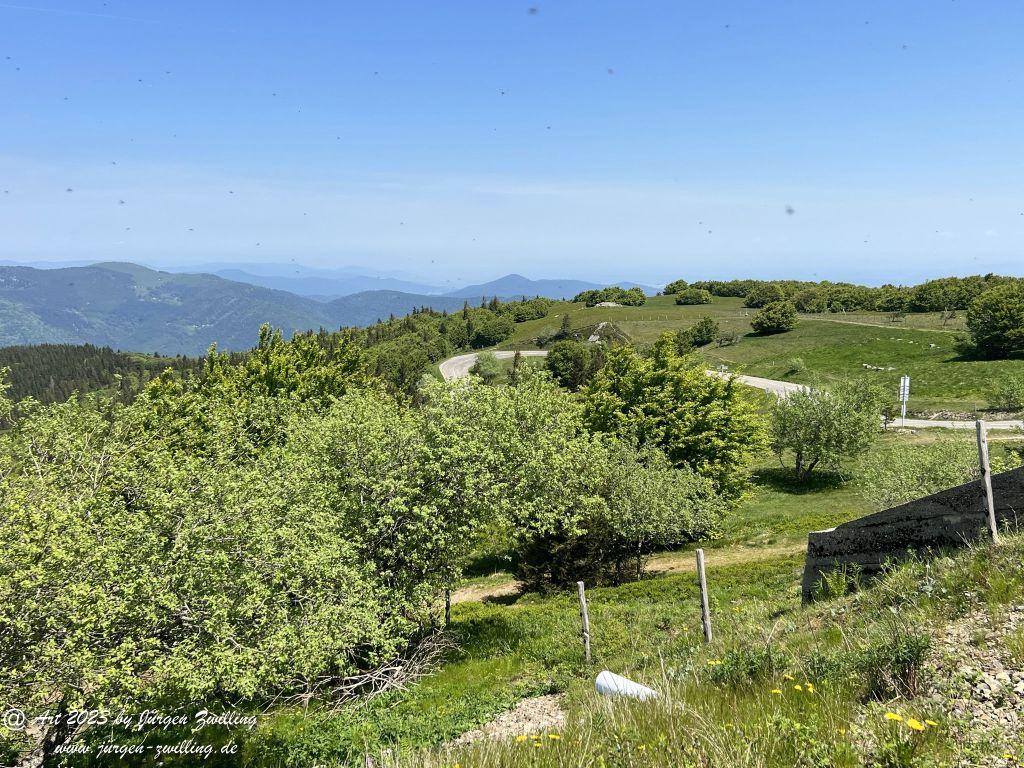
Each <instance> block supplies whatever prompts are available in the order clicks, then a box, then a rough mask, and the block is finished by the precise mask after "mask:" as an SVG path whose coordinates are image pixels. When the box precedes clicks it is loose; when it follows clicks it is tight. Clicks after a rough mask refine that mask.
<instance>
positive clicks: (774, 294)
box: [743, 283, 786, 309]
mask: <svg viewBox="0 0 1024 768" xmlns="http://www.w3.org/2000/svg"><path fill="white" fill-rule="evenodd" d="M785 300H786V291H785V290H784V289H783V288H782V286H781V285H779V284H778V283H761V284H760V285H758V286H757V287H756V288H754V289H753V290H752V291H750V293H748V294H747V295H746V298H745V299H744V300H743V306H744V307H749V308H752V309H758V308H760V307H767V306H768V305H769V304H775V303H777V302H780V301H785Z"/></svg>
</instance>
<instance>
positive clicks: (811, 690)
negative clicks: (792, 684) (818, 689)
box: [804, 683, 814, 693]
mask: <svg viewBox="0 0 1024 768" xmlns="http://www.w3.org/2000/svg"><path fill="white" fill-rule="evenodd" d="M804 687H805V688H806V689H807V692H808V693H814V683H804Z"/></svg>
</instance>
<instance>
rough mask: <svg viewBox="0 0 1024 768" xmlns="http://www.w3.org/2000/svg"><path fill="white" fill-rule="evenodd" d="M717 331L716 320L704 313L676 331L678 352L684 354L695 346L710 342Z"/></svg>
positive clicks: (715, 336)
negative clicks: (688, 326) (694, 321)
mask: <svg viewBox="0 0 1024 768" xmlns="http://www.w3.org/2000/svg"><path fill="white" fill-rule="evenodd" d="M719 332H720V329H719V326H718V321H717V320H715V319H714V318H713V317H708V316H706V315H705V316H704V317H702V318H701V319H700V320H698V321H697V322H696V323H695V324H694V325H693V326H691V327H690V328H686V329H684V330H680V331H677V332H676V349H677V350H678V352H679V354H681V355H685V354H686V353H687V352H690V351H691V350H693V349H696V348H697V347H703V346H704V345H706V344H710V343H711V342H712V341H714V340H715V339H716V338H718V335H719Z"/></svg>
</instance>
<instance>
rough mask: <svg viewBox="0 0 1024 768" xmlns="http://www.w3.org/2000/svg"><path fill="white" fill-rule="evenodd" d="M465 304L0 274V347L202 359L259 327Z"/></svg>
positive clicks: (104, 267) (106, 277)
mask: <svg viewBox="0 0 1024 768" xmlns="http://www.w3.org/2000/svg"><path fill="white" fill-rule="evenodd" d="M462 303H463V300H462V299H455V298H443V297H436V296H420V295H417V294H406V293H400V292H397V291H368V292H364V293H359V294H354V295H352V296H345V297H343V298H340V299H337V300H335V301H332V302H329V303H323V302H319V301H315V300H313V299H309V298H305V297H302V296H296V295H295V294H291V293H288V292H286V291H278V290H272V289H269V288H261V287H259V286H254V285H248V284H244V283H237V282H233V281H231V280H225V279H223V278H220V277H216V276H215V275H207V274H177V273H174V274H172V273H169V272H160V271H157V270H153V269H148V268H146V267H140V266H138V265H135V264H128V263H122V262H104V263H100V264H93V265H90V266H87V267H70V268H62V269H34V268H32V267H0V346H9V345H25V344H94V345H97V346H109V347H112V348H114V349H123V350H142V351H147V352H148V351H156V352H159V353H161V354H171V355H173V354H186V355H201V354H203V353H205V352H206V350H207V349H208V348H209V346H210V344H212V343H214V342H216V343H217V345H218V347H220V348H221V349H230V350H242V349H247V348H249V347H251V346H252V345H253V344H254V343H255V342H256V339H257V334H258V332H259V327H260V325H261V324H262V323H270V324H271V325H273V326H275V327H277V328H281V329H282V330H283V331H284V332H285V333H286V334H288V335H290V334H292V333H294V332H295V331H300V330H309V329H316V328H319V327H325V328H338V327H341V326H349V325H367V324H369V323H372V322H374V321H376V320H377V319H378V318H386V317H388V315H389V314H395V315H405V314H407V313H408V312H410V311H411V310H412V309H413V308H415V307H419V306H426V305H429V306H434V307H436V308H438V309H458V308H460V307H462Z"/></svg>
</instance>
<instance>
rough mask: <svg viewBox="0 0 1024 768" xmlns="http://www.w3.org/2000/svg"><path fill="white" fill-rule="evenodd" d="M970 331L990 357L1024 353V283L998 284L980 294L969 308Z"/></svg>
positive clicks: (985, 354) (972, 338)
mask: <svg viewBox="0 0 1024 768" xmlns="http://www.w3.org/2000/svg"><path fill="white" fill-rule="evenodd" d="M967 330H968V332H969V333H970V334H971V340H972V342H973V344H974V347H975V349H976V350H977V352H978V353H979V354H980V355H981V356H983V357H987V358H997V357H1009V356H1011V355H1014V354H1017V353H1020V352H1024V282H1018V281H1015V282H1010V283H1004V284H1002V285H998V286H996V287H995V288H991V289H989V290H987V291H985V292H984V293H982V294H981V295H979V296H978V297H977V298H976V299H975V300H974V301H973V303H972V304H971V306H970V309H969V310H968V311H967Z"/></svg>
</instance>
